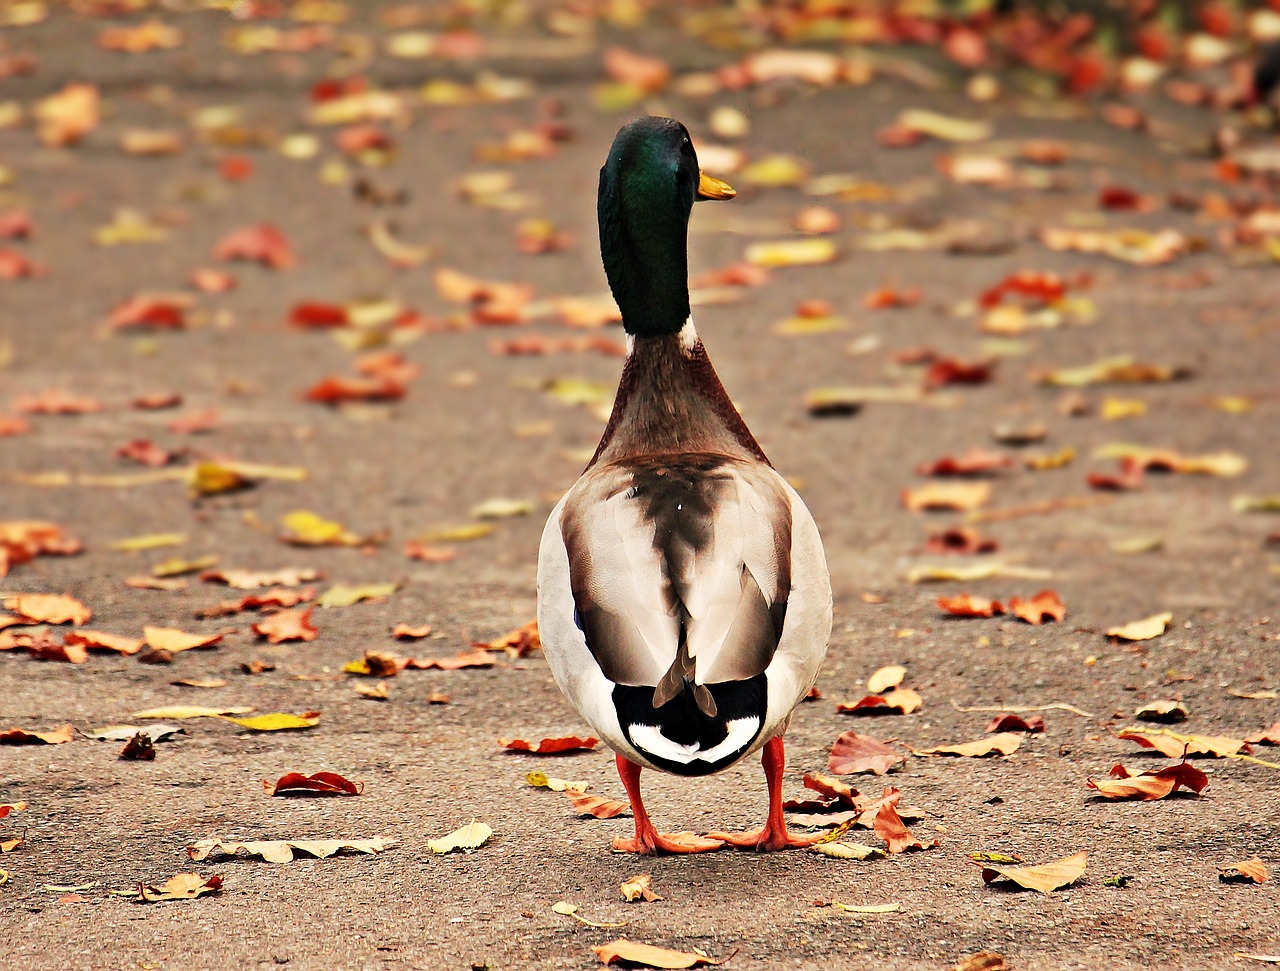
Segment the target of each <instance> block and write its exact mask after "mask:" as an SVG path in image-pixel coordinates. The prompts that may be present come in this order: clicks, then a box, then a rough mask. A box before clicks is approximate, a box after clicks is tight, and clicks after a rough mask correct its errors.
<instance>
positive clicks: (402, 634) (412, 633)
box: [391, 623, 431, 641]
mask: <svg viewBox="0 0 1280 971" xmlns="http://www.w3.org/2000/svg"><path fill="white" fill-rule="evenodd" d="M391 635H392V636H393V637H394V638H396V640H400V641H417V640H421V639H422V638H424V637H429V636H430V635H431V625H430V624H423V625H422V626H421V627H412V626H410V625H409V624H404V623H400V624H396V626H395V627H393V628H392V630H391Z"/></svg>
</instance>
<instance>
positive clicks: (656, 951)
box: [591, 937, 737, 968]
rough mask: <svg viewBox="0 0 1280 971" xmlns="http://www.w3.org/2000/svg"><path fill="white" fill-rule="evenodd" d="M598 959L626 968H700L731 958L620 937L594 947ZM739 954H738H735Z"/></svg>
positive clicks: (721, 962) (604, 962) (722, 962)
mask: <svg viewBox="0 0 1280 971" xmlns="http://www.w3.org/2000/svg"><path fill="white" fill-rule="evenodd" d="M591 950H593V951H595V954H596V957H597V958H598V959H599V960H600V961H601V962H602V963H603V964H616V963H621V964H622V965H624V966H625V967H641V968H698V967H702V966H704V965H717V964H724V962H725V961H728V960H729V958H730V957H733V955H732V954H730V955H729V957H723V958H713V957H708V956H707V955H705V954H694V953H691V952H689V951H673V950H671V949H669V948H665V947H655V946H654V945H652V944H639V943H637V942H635V941H628V940H627V939H626V938H625V937H620V938H618V939H617V940H616V941H610V942H609V943H608V944H601V945H599V946H598V947H593V948H592V949H591ZM734 953H737V952H734Z"/></svg>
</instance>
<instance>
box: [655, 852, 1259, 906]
mask: <svg viewBox="0 0 1280 971" xmlns="http://www.w3.org/2000/svg"><path fill="white" fill-rule="evenodd" d="M1218 879H1219V880H1220V881H1221V882H1222V883H1266V882H1267V881H1268V880H1269V879H1271V873H1270V871H1268V870H1267V865H1266V864H1265V863H1263V862H1262V860H1260V859H1259V858H1258V857H1256V856H1255V857H1254V858H1253V859H1252V860H1244V861H1242V862H1240V863H1231V864H1228V865H1227V866H1224V867H1219V868H1218ZM659 899H661V898H659Z"/></svg>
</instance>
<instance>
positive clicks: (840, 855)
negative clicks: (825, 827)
mask: <svg viewBox="0 0 1280 971" xmlns="http://www.w3.org/2000/svg"><path fill="white" fill-rule="evenodd" d="M809 850H810V852H812V853H818V854H820V855H822V856H829V857H831V858H832V859H834V860H878V859H880V858H881V857H883V856H884V855H885V852H884V850H880V849H876V848H875V847H874V846H866V845H864V844H862V843H845V842H842V841H840V840H836V841H834V842H831V843H815V844H814V845H813V846H811V847H809Z"/></svg>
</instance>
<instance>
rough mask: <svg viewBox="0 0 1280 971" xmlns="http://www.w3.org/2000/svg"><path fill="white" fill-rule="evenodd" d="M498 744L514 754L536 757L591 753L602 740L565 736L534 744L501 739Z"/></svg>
mask: <svg viewBox="0 0 1280 971" xmlns="http://www.w3.org/2000/svg"><path fill="white" fill-rule="evenodd" d="M498 744H499V745H501V746H502V747H503V748H505V749H507V750H509V751H512V752H530V753H532V754H534V755H556V754H558V753H560V752H589V751H591V750H592V749H594V748H595V747H596V746H597V745H599V744H600V739H598V738H594V737H591V736H587V737H586V738H579V737H578V736H577V735H565V736H562V737H560V738H544V739H543V740H542V741H540V742H538V743H536V744H534V743H533V742H526V741H525V740H524V739H523V738H500V739H498Z"/></svg>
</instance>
